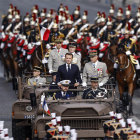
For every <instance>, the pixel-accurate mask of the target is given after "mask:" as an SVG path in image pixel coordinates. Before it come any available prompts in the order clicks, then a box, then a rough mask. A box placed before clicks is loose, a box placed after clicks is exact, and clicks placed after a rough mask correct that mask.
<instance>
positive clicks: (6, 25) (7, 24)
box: [3, 22, 12, 32]
mask: <svg viewBox="0 0 140 140" xmlns="http://www.w3.org/2000/svg"><path fill="white" fill-rule="evenodd" d="M10 24H12V23H8V22H7V23H5V24H4V28H3V31H5V30H6V28H7V27H8V26H9V25H10ZM10 31H11V32H12V27H11V28H10Z"/></svg>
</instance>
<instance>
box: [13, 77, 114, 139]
mask: <svg viewBox="0 0 140 140" xmlns="http://www.w3.org/2000/svg"><path fill="white" fill-rule="evenodd" d="M18 89H19V90H18V97H19V99H18V100H17V101H16V102H15V103H14V104H13V106H12V131H13V132H12V134H13V137H14V139H15V140H19V139H20V140H25V137H26V136H25V135H26V133H27V132H32V138H33V139H35V140H42V139H43V138H44V137H45V135H46V131H45V124H46V123H47V122H49V121H50V120H51V119H52V118H51V117H50V116H48V115H47V114H46V115H45V116H44V117H43V115H42V114H43V111H42V110H43V109H42V105H41V95H43V94H44V93H45V95H46V98H45V100H46V102H47V104H48V107H49V110H50V112H51V113H56V115H57V116H61V125H62V126H65V125H69V126H71V128H72V129H76V132H77V133H78V139H88V140H89V139H93V138H102V137H104V132H103V123H104V122H105V121H106V120H109V119H110V116H109V112H110V111H112V110H114V111H115V103H114V102H115V100H114V99H115V98H114V95H115V90H113V89H108V91H110V92H109V94H110V95H111V96H110V97H109V98H108V99H103V98H97V99H82V98H81V95H79V93H80V94H82V92H83V88H80V87H79V88H78V89H75V90H73V89H70V90H69V91H77V92H78V96H77V97H75V98H73V99H71V100H52V98H51V97H48V95H49V93H50V92H56V91H59V90H49V85H38V86H37V85H36V86H34V85H33V86H30V85H27V83H23V82H21V78H18ZM33 92H34V93H35V95H36V101H35V104H36V105H33V106H34V107H33V106H32V105H31V100H30V93H33ZM35 106H36V107H35Z"/></svg>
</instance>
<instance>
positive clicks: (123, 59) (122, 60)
mask: <svg viewBox="0 0 140 140" xmlns="http://www.w3.org/2000/svg"><path fill="white" fill-rule="evenodd" d="M117 59H118V64H119V69H120V70H125V69H126V67H127V62H128V58H127V55H126V54H125V52H123V51H121V52H119V54H118V55H117Z"/></svg>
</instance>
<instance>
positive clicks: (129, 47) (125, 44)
mask: <svg viewBox="0 0 140 140" xmlns="http://www.w3.org/2000/svg"><path fill="white" fill-rule="evenodd" d="M118 48H119V49H124V50H125V51H131V53H132V54H133V53H135V52H136V50H137V47H136V40H135V39H132V38H128V39H127V40H126V39H122V40H121V41H120V44H119V46H118Z"/></svg>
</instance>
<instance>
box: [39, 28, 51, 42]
mask: <svg viewBox="0 0 140 140" xmlns="http://www.w3.org/2000/svg"><path fill="white" fill-rule="evenodd" d="M40 33H41V40H45V41H48V39H49V34H50V30H49V29H47V28H45V27H42V29H41V30H40Z"/></svg>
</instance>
